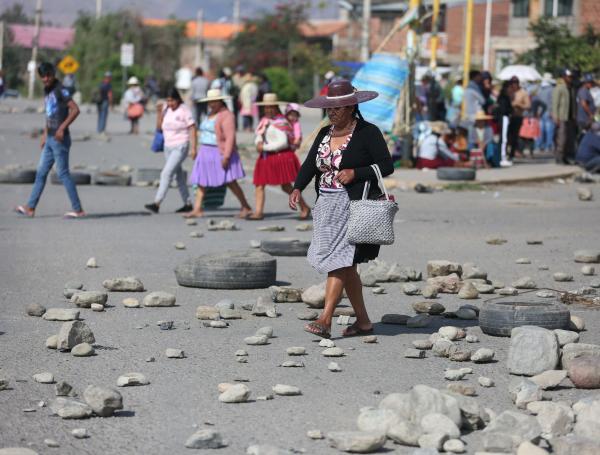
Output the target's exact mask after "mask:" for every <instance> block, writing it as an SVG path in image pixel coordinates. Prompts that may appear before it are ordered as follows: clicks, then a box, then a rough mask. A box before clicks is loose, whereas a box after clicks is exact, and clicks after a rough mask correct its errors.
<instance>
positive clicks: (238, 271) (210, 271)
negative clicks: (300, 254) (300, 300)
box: [175, 250, 277, 289]
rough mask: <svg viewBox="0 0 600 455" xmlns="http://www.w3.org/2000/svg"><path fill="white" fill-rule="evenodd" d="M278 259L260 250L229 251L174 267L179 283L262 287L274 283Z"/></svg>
mask: <svg viewBox="0 0 600 455" xmlns="http://www.w3.org/2000/svg"><path fill="white" fill-rule="evenodd" d="M276 275H277V260H276V259H275V258H274V257H272V256H270V255H268V254H266V253H262V252H260V251H256V250H246V251H227V252H225V253H216V254H207V255H204V256H200V257H197V258H193V259H190V260H188V261H186V262H184V263H183V264H180V265H178V266H177V267H176V268H175V278H177V283H179V285H180V286H187V287H194V288H208V289H262V288H268V287H269V286H271V285H273V284H275V280H276Z"/></svg>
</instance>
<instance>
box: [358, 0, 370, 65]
mask: <svg viewBox="0 0 600 455" xmlns="http://www.w3.org/2000/svg"><path fill="white" fill-rule="evenodd" d="M370 35H371V0H363V14H362V36H361V40H360V59H361V61H363V62H366V61H367V60H369V48H370V46H369V37H370Z"/></svg>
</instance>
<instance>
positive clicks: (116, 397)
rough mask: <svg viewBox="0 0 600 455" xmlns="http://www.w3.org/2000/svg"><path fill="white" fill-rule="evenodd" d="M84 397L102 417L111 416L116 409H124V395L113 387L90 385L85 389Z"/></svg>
mask: <svg viewBox="0 0 600 455" xmlns="http://www.w3.org/2000/svg"><path fill="white" fill-rule="evenodd" d="M83 399H84V400H85V402H86V403H87V404H88V405H89V406H90V407H91V408H92V410H93V411H94V413H95V414H97V415H99V416H101V417H109V416H111V415H113V413H114V411H116V410H118V409H123V397H122V396H121V394H120V393H119V392H117V391H116V390H114V389H111V388H107V387H98V386H94V385H90V386H88V387H87V388H86V389H85V390H84V391H83Z"/></svg>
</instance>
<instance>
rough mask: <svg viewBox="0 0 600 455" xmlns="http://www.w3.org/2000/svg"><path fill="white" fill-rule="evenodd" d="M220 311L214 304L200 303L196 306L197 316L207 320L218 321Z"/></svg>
mask: <svg viewBox="0 0 600 455" xmlns="http://www.w3.org/2000/svg"><path fill="white" fill-rule="evenodd" d="M220 315H221V314H220V311H219V309H218V308H215V307H214V306H207V305H200V306H199V307H198V308H196V317H197V318H198V319H201V320H206V321H216V320H217V319H219V318H220Z"/></svg>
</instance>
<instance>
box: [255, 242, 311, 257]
mask: <svg viewBox="0 0 600 455" xmlns="http://www.w3.org/2000/svg"><path fill="white" fill-rule="evenodd" d="M309 246H310V242H307V241H305V240H298V239H289V238H284V239H276V240H263V241H262V242H260V249H261V250H262V251H264V252H265V253H269V254H270V255H271V256H306V253H307V252H308V247H309Z"/></svg>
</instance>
